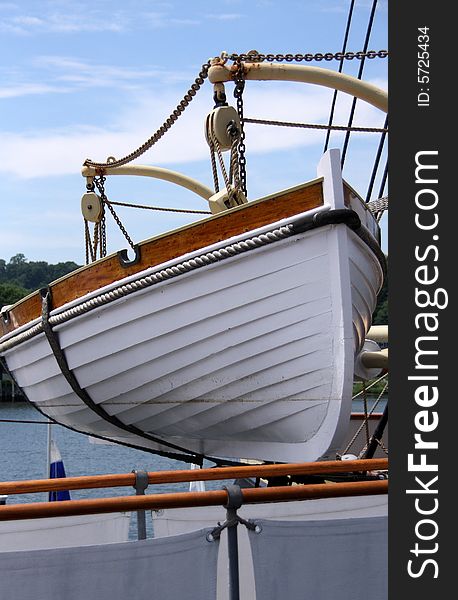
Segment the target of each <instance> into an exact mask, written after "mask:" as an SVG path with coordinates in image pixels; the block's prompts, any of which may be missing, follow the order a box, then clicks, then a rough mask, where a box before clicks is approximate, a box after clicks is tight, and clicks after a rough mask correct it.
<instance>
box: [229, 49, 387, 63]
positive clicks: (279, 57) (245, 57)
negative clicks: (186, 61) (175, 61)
mask: <svg viewBox="0 0 458 600" xmlns="http://www.w3.org/2000/svg"><path fill="white" fill-rule="evenodd" d="M387 56H388V51H387V50H379V51H377V52H376V51H375V50H369V51H367V52H336V53H334V54H333V53H331V52H326V53H325V54H322V53H321V52H317V53H316V54H262V53H260V52H256V51H255V50H252V51H251V52H247V53H246V54H235V53H234V54H227V55H225V57H227V58H228V59H229V60H232V61H234V62H237V63H240V62H242V61H248V62H264V61H267V62H282V61H286V62H294V61H295V62H302V61H305V62H311V61H322V60H325V61H331V60H353V59H355V58H356V59H357V60H362V59H363V58H387Z"/></svg>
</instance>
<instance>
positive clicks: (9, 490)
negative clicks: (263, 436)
mask: <svg viewBox="0 0 458 600" xmlns="http://www.w3.org/2000/svg"><path fill="white" fill-rule="evenodd" d="M387 468H388V459H386V458H377V459H370V460H344V461H342V460H332V461H323V462H318V463H317V462H310V463H290V464H281V465H280V464H279V465H244V466H241V467H218V468H214V469H195V470H191V469H186V470H180V471H155V472H150V473H148V483H149V484H161V483H180V482H186V481H187V482H190V481H211V480H218V479H219V480H221V479H237V478H243V477H278V476H284V475H326V474H327V475H329V474H331V473H332V474H333V473H352V472H363V471H375V470H385V469H387ZM134 484H135V474H134V473H126V474H115V475H93V476H86V477H66V478H65V479H37V480H30V481H7V482H0V494H7V495H11V494H26V493H33V492H48V491H57V490H82V489H95V488H108V487H126V486H130V487H133V486H134Z"/></svg>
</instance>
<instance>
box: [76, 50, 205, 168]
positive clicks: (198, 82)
mask: <svg viewBox="0 0 458 600" xmlns="http://www.w3.org/2000/svg"><path fill="white" fill-rule="evenodd" d="M209 68H210V61H207V62H206V63H205V64H203V65H202V68H201V70H200V72H199V75H198V76H197V77H196V79H195V80H194V83H192V84H191V87H190V88H189V90H188V91H187V92H186V94H185V95H184V97H183V99H182V100H181V101H180V102H179V103H178V105H177V107H176V108H175V110H174V111H173V112H172V113H171V114H170V116H169V117H168V119H166V120H165V121H164V123H163V124H162V126H161V127H159V129H158V130H157V131H156V133H154V134H153V135H152V136H151V137H150V138H149V139H148V140H147V141H146V142H145V143H144V144H142V145H141V146H139V147H138V148H137V149H136V150H134V151H133V152H131V153H130V154H128V155H126V156H125V157H124V158H120V159H119V160H116V159H113V158H112V159H110V160H108V161H107V162H104V163H100V162H94V161H93V160H91V159H89V158H87V159H86V160H85V161H84V165H85V166H88V167H94V168H96V169H99V170H103V169H107V168H114V167H120V166H121V165H125V164H127V163H129V162H131V161H133V160H135V159H136V158H138V157H139V156H141V155H142V154H144V153H145V152H146V151H147V150H149V149H150V148H151V147H152V146H154V144H155V143H156V142H158V141H159V140H160V139H161V137H162V136H163V135H164V134H165V133H167V131H168V130H169V129H170V128H171V127H172V125H173V124H174V123H175V122H176V121H177V119H178V118H179V117H180V116H181V115H182V114H183V112H184V110H185V109H186V107H187V106H188V105H189V104H190V103H191V101H192V100H193V98H194V96H195V95H196V94H197V92H198V91H199V90H200V88H201V87H202V85H203V83H204V81H205V79H206V78H207V77H208V70H209Z"/></svg>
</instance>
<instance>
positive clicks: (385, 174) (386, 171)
mask: <svg viewBox="0 0 458 600" xmlns="http://www.w3.org/2000/svg"><path fill="white" fill-rule="evenodd" d="M387 177H388V159H387V160H385V169H384V171H383V177H382V182H381V184H380V191H379V193H378V196H377V197H378V198H381V197H382V196H383V192H384V191H385V185H386V180H387Z"/></svg>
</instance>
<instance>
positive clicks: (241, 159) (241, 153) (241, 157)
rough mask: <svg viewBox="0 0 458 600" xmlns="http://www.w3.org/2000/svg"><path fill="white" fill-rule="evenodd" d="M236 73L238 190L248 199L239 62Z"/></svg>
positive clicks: (242, 76) (240, 67)
mask: <svg viewBox="0 0 458 600" xmlns="http://www.w3.org/2000/svg"><path fill="white" fill-rule="evenodd" d="M237 66H238V68H237V73H236V76H235V90H234V96H235V98H236V100H237V113H238V116H239V119H240V136H239V143H238V148H237V150H238V163H239V179H240V189H241V190H242V192H243V193H244V194H245V197H246V198H248V194H247V186H246V157H245V152H246V146H245V131H244V126H243V123H244V119H243V90H244V89H245V79H244V73H243V65H242V64H241V61H237Z"/></svg>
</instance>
